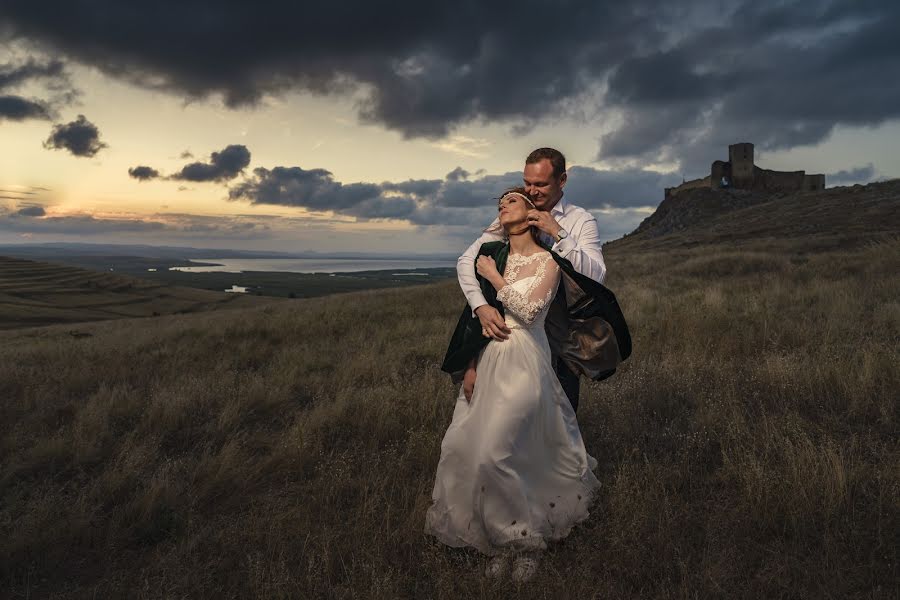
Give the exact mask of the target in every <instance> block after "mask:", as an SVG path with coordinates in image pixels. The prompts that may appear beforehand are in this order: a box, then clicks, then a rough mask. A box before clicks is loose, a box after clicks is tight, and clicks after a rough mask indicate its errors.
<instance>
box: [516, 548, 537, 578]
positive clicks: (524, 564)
mask: <svg viewBox="0 0 900 600" xmlns="http://www.w3.org/2000/svg"><path fill="white" fill-rule="evenodd" d="M540 564H541V558H540V555H539V554H537V553H533V554H528V555H524V554H523V555H522V556H517V557H516V560H515V562H513V571H512V580H513V581H515V582H516V583H525V582H526V581H531V578H532V577H534V574H535V573H537V570H538V565H540Z"/></svg>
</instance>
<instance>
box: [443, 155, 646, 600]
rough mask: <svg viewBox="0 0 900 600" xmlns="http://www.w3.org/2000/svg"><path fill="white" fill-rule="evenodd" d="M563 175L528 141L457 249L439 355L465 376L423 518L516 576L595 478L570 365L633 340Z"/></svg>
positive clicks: (598, 364) (594, 365)
mask: <svg viewBox="0 0 900 600" xmlns="http://www.w3.org/2000/svg"><path fill="white" fill-rule="evenodd" d="M566 177H567V175H566V166H565V157H564V156H563V155H562V154H561V153H560V152H559V151H557V150H554V149H552V148H539V149H538V150H535V151H534V152H532V153H531V154H530V155H529V156H528V158H527V159H526V161H525V170H524V174H523V180H524V184H525V185H524V186H523V187H520V188H513V189H510V190H507V191H506V192H504V193H503V194H502V195H501V196H500V198H499V201H498V204H497V209H498V213H499V214H498V217H497V219H496V220H495V221H494V222H493V223H492V224H491V226H490V227H488V228H487V229H486V230H485V232H484V233H483V235H482V236H481V237H480V238H479V239H478V240H476V241H475V242H474V243H473V244H472V245H471V246H470V247H469V249H468V250H467V251H466V252H465V253H464V254H463V255H462V256H461V257H460V258H459V261H458V263H457V272H458V275H459V282H460V286H461V287H462V289H463V292H464V294H465V296H466V299H467V301H468V306H466V308H465V309H464V310H463V313H462V315H461V316H460V319H459V323H458V324H457V327H456V329H455V331H454V332H453V336H452V338H451V341H450V346H449V348H448V350H447V355H446V357H445V358H444V363H443V366H442V368H443V370H445V371H447V372H449V373H450V374H451V375H452V376H453V378H454V381H456V382H461V384H462V385H461V387H460V391H459V395H458V396H457V400H456V407H455V410H454V413H453V419H452V421H451V423H450V426H449V428H448V429H447V432H446V434H445V435H444V439H443V441H442V443H441V458H440V461H439V463H438V467H437V473H436V476H435V484H434V490H433V492H432V505H431V507H430V508H429V509H428V512H427V514H426V524H425V531H426V532H427V533H429V534H431V535H434V536H435V537H437V539H438V540H440V541H441V542H443V543H445V544H447V545H450V546H454V547H462V546H466V547H472V548H475V549H477V550H478V551H480V552H481V553H483V554H486V555H488V556H491V557H492V558H491V560H490V561H489V563H488V565H487V570H486V575H487V576H489V577H495V578H499V577H504V576H506V574H507V573H510V572H511V576H512V579H513V580H514V581H516V582H520V583H521V582H525V581H528V580H529V579H531V578H532V577H533V576H534V574H535V572H536V571H537V569H538V566H539V562H540V555H541V551H542V550H544V549H545V548H546V547H547V542H548V541H550V540H558V539H561V538H563V537H565V536H566V535H568V533H569V531H570V530H571V528H572V526H573V525H575V524H576V523H578V522H580V521H582V520H584V519H585V518H587V516H588V507H589V505H590V502H591V500H592V499H593V497H594V495H595V493H596V491H597V489H598V487H599V485H600V482H599V481H598V480H597V478H596V476H595V475H594V473H593V470H594V468H595V467H596V465H597V461H596V460H595V459H594V458H593V457H591V456H590V455H589V454H588V453H587V451H586V449H585V445H584V441H583V439H582V436H581V431H580V429H579V427H578V421H577V419H576V416H575V411H576V409H577V407H578V399H579V376H581V375H584V376H586V377H588V378H590V379H595V380H599V379H603V378H605V377H608V376H609V375H611V374H612V373H613V372H614V371H615V368H616V366H617V365H618V364H619V363H620V362H621V361H622V360H624V359H625V358H627V357H628V355H629V354H630V353H631V338H630V336H629V333H628V327H627V325H626V323H625V320H624V318H623V317H622V313H621V311H620V309H619V306H618V303H617V302H616V299H615V296H614V295H613V294H612V292H610V291H609V290H608V289H606V288H605V287H604V286H603V281H604V279H605V276H606V267H605V264H604V262H603V255H602V252H601V247H600V236H599V232H598V230H597V223H596V220H595V219H594V217H593V216H591V215H590V213H588V212H587V211H586V210H584V209H582V208H579V207H577V206H574V205H572V204H569V203H568V202H567V201H566V200H565V199H563V187H564V186H565V183H566Z"/></svg>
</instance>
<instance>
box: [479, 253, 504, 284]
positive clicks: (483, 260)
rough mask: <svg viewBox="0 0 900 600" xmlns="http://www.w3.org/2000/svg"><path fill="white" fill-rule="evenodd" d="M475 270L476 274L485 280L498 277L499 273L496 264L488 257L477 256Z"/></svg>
mask: <svg viewBox="0 0 900 600" xmlns="http://www.w3.org/2000/svg"><path fill="white" fill-rule="evenodd" d="M475 270H476V271H478V274H479V275H481V276H482V277H484V278H485V279H488V280H489V279H490V278H491V276H492V275H499V274H500V273H499V271H497V263H495V262H494V259H493V258H491V257H490V256H484V255H482V256H479V257H478V260H476V261H475Z"/></svg>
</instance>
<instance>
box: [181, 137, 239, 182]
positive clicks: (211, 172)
mask: <svg viewBox="0 0 900 600" xmlns="http://www.w3.org/2000/svg"><path fill="white" fill-rule="evenodd" d="M249 164H250V151H249V150H248V149H247V147H246V146H243V145H241V144H232V145H230V146H226V147H225V149H224V150H221V151H220V152H213V153H212V154H211V155H210V159H209V162H193V163H190V164H188V165H185V166H184V167H182V169H181V171H179V172H178V173H175V174H174V175H172V176H170V179H179V180H183V181H226V180H228V179H234V178H235V177H237V176H238V175H240V174H241V171H243V170H244V169H245V168H246V167H247V165H249Z"/></svg>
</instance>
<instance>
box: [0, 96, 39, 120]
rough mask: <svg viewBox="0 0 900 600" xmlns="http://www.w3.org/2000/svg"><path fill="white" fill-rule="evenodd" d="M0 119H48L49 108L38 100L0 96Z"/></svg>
mask: <svg viewBox="0 0 900 600" xmlns="http://www.w3.org/2000/svg"><path fill="white" fill-rule="evenodd" d="M0 119H8V120H10V121H24V120H25V119H44V120H47V119H50V108H49V107H48V106H47V104H46V103H44V102H42V101H40V100H34V99H29V98H23V97H21V96H0Z"/></svg>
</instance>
